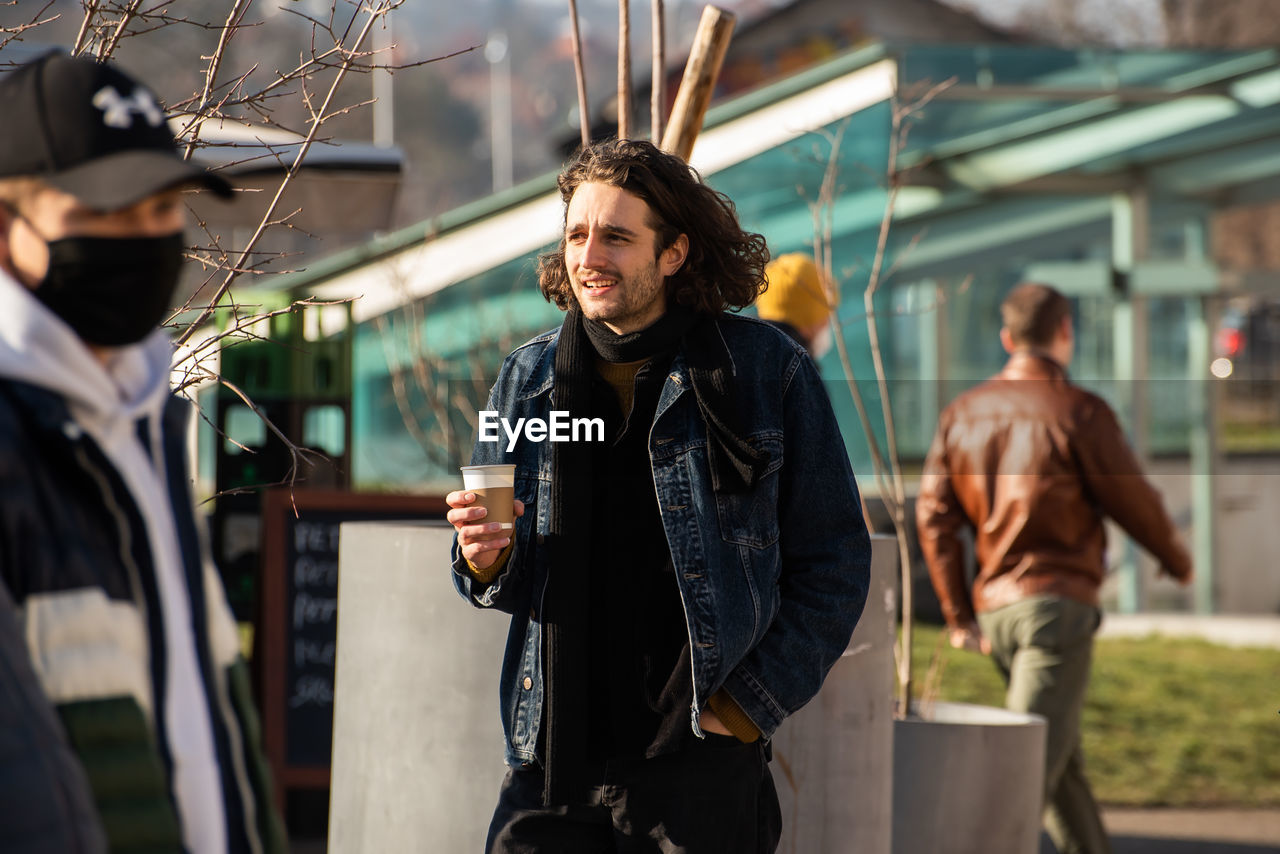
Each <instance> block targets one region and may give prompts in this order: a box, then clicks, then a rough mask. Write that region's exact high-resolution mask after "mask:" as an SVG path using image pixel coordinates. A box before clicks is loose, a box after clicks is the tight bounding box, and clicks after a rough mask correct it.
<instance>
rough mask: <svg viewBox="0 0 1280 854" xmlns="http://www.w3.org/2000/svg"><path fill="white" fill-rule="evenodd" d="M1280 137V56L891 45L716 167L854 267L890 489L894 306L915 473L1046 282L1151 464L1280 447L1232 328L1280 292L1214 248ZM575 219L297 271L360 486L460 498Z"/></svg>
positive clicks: (771, 96) (1201, 486)
mask: <svg viewBox="0 0 1280 854" xmlns="http://www.w3.org/2000/svg"><path fill="white" fill-rule="evenodd" d="M1278 133H1280V52H1278V51H1276V50H1274V49H1265V50H1253V51H1234V52H1186V51H1152V52H1107V51H1098V50H1058V49H1046V48H1041V47H1010V46H969V47H956V46H945V47H938V46H929V47H912V46H886V45H873V46H870V47H865V48H862V49H859V50H855V51H852V52H849V53H846V54H844V55H841V56H839V57H837V58H835V59H832V60H830V61H828V62H826V63H824V64H823V65H821V66H818V67H814V68H810V69H808V70H806V71H804V72H802V73H800V74H797V75H795V76H793V77H790V78H787V79H784V80H782V81H779V82H777V83H774V84H772V85H770V86H768V87H766V88H762V89H760V90H757V91H754V92H751V93H748V94H746V95H742V96H740V97H737V98H735V99H734V100H732V101H730V102H727V103H725V104H723V105H720V106H718V107H716V108H715V109H713V110H712V111H711V112H710V113H709V114H708V116H707V120H706V123H705V129H704V130H703V132H702V134H701V136H700V137H699V140H698V142H697V145H696V146H695V149H694V152H693V156H692V158H691V162H692V163H693V165H694V166H695V167H697V168H698V169H699V170H700V171H701V172H702V173H703V175H704V176H705V177H706V178H707V180H708V181H709V183H711V184H712V185H713V186H714V187H716V188H717V189H719V190H721V191H723V192H724V193H726V194H727V195H728V196H729V197H730V198H731V199H732V200H733V201H734V203H735V204H736V205H737V208H738V211H739V214H740V217H741V220H742V222H743V224H744V225H745V226H746V227H747V228H748V229H750V230H753V231H758V232H760V233H762V234H763V235H764V236H765V237H766V238H767V240H768V242H769V246H770V249H771V251H772V252H773V253H774V254H775V255H778V254H782V253H785V252H793V251H809V252H812V251H814V246H815V241H816V242H817V244H818V245H819V246H820V247H821V248H823V249H824V250H829V252H830V258H831V269H832V271H833V273H834V275H835V277H836V279H837V280H838V281H839V283H840V297H841V298H840V304H839V308H838V314H837V318H838V325H839V329H840V331H841V333H842V337H843V339H844V344H845V345H846V346H845V348H844V349H845V350H846V351H847V353H848V355H849V361H848V366H849V369H850V370H851V373H852V377H849V375H848V372H846V369H845V365H844V364H843V363H842V360H841V358H840V356H839V349H838V348H832V350H831V351H830V352H828V353H827V354H826V355H825V356H824V357H823V358H822V359H821V361H820V368H821V370H822V373H823V376H824V378H825V379H826V380H827V383H828V388H829V391H830V394H831V398H832V401H833V403H834V404H835V406H836V409H837V413H838V415H839V417H840V419H841V423H842V426H843V428H844V434H845V438H846V442H847V445H848V451H849V454H850V458H851V460H852V461H853V464H854V469H855V472H856V473H857V474H858V476H859V481H860V484H861V485H862V486H863V488H864V491H867V492H872V493H874V492H875V489H876V486H875V483H876V479H875V476H874V467H873V465H872V460H871V451H870V446H869V443H868V442H867V440H866V431H865V430H864V428H863V425H862V422H861V421H860V419H859V417H858V414H857V412H856V408H855V405H854V395H853V393H852V390H851V388H850V383H851V382H852V383H856V387H857V390H858V391H859V392H860V394H861V397H862V398H863V400H864V401H865V406H866V409H867V412H868V414H869V420H870V423H871V425H872V429H873V430H874V431H875V433H876V434H877V437H878V439H879V444H880V445H881V447H883V446H884V444H885V443H884V440H885V438H886V435H885V423H886V421H885V419H884V418H883V417H882V410H881V408H880V407H881V405H882V402H883V401H882V395H881V394H880V392H879V391H878V383H877V378H876V374H875V370H874V362H873V358H872V353H871V350H870V346H869V334H868V321H869V315H870V319H871V320H872V321H873V322H874V323H875V324H876V330H877V332H878V335H879V340H880V347H881V354H882V356H883V362H884V366H885V373H886V379H887V383H888V385H887V387H888V389H889V399H890V400H891V401H892V415H893V423H894V425H895V438H896V442H897V449H898V452H899V456H900V457H901V460H902V462H903V464H904V466H905V468H906V470H907V471H908V472H910V471H911V470H912V468H913V466H914V467H916V468H918V465H919V462H920V460H921V459H922V458H923V455H924V453H925V451H926V449H927V447H928V443H929V441H930V438H931V437H932V433H933V430H934V426H935V424H936V419H937V415H938V412H939V410H940V409H941V407H943V406H945V404H946V403H947V402H948V401H949V400H950V399H952V398H953V397H954V396H955V395H956V394H957V393H958V392H960V391H962V390H963V389H965V388H968V387H969V386H971V385H973V384H975V383H976V382H978V381H980V380H982V379H984V378H986V377H987V376H989V375H991V374H992V373H994V372H996V371H997V370H999V368H1000V367H1001V365H1002V364H1003V362H1004V358H1005V354H1004V352H1003V350H1002V349H1001V346H1000V342H999V336H998V330H999V313H998V306H999V303H1000V301H1001V299H1002V298H1003V296H1004V294H1005V293H1006V292H1007V291H1008V289H1009V288H1010V287H1011V286H1012V285H1014V284H1015V283H1017V282H1019V281H1024V280H1037V281H1043V282H1047V283H1050V284H1053V285H1055V286H1057V287H1058V288H1060V289H1061V290H1063V291H1065V292H1067V293H1068V294H1070V295H1071V296H1072V297H1074V299H1075V310H1076V318H1075V321H1076V324H1075V326H1076V336H1077V354H1076V358H1075V361H1074V363H1073V365H1072V374H1073V377H1074V378H1075V379H1076V380H1077V381H1078V382H1080V383H1082V384H1083V385H1085V386H1086V387H1089V388H1091V389H1093V390H1095V391H1097V392H1099V393H1100V394H1102V395H1103V396H1104V397H1106V398H1107V399H1108V400H1109V401H1110V402H1111V403H1112V404H1113V405H1114V406H1115V407H1116V409H1117V411H1118V412H1119V413H1120V414H1121V417H1122V420H1123V421H1124V422H1125V424H1126V426H1127V428H1128V429H1129V430H1130V431H1131V435H1132V438H1133V440H1134V443H1135V446H1136V447H1137V448H1138V449H1139V451H1140V453H1141V454H1143V455H1145V456H1147V457H1148V458H1158V457H1163V456H1170V457H1172V458H1177V459H1184V460H1186V461H1188V462H1187V465H1189V466H1190V471H1192V472H1194V473H1202V474H1206V475H1212V474H1214V473H1215V472H1217V471H1218V470H1219V469H1220V466H1221V465H1222V459H1223V454H1224V451H1225V450H1254V451H1268V450H1275V449H1276V446H1277V445H1280V427H1277V424H1280V418H1277V411H1276V409H1275V408H1274V406H1271V405H1270V403H1269V402H1270V401H1272V400H1273V399H1274V398H1275V397H1276V395H1275V394H1274V390H1275V389H1276V387H1277V386H1276V385H1275V384H1274V380H1275V377H1274V376H1273V375H1272V374H1270V373H1268V372H1269V371H1273V370H1274V363H1272V362H1268V363H1266V364H1263V365H1255V366H1253V370H1254V371H1255V374H1256V376H1254V379H1255V380H1258V381H1260V384H1255V386H1254V388H1255V389H1256V390H1255V391H1253V392H1248V393H1245V392H1240V391H1237V390H1236V389H1237V386H1236V385H1233V383H1235V382H1236V381H1239V380H1242V377H1241V376H1239V375H1237V376H1236V377H1228V378H1226V379H1223V380H1218V379H1216V378H1215V377H1214V375H1213V374H1211V372H1210V369H1211V366H1213V365H1215V364H1217V363H1216V362H1215V359H1220V358H1222V357H1223V354H1222V353H1220V352H1218V351H1217V350H1215V341H1214V338H1215V332H1216V331H1217V330H1218V328H1219V325H1220V318H1221V316H1222V315H1223V314H1224V313H1226V314H1227V315H1230V313H1231V311H1233V310H1238V309H1239V307H1240V306H1241V305H1256V304H1259V303H1261V304H1266V302H1267V300H1268V299H1269V297H1268V294H1275V295H1280V288H1277V282H1280V279H1278V278H1277V277H1276V275H1275V274H1273V273H1271V272H1269V271H1267V270H1238V269H1227V268H1224V267H1223V266H1222V265H1221V264H1217V263H1215V260H1214V259H1215V252H1214V245H1213V244H1214V240H1213V236H1214V234H1215V222H1216V218H1217V217H1218V216H1219V215H1220V214H1221V213H1222V212H1223V211H1225V210H1233V209H1241V208H1246V207H1247V206H1249V205H1256V204H1263V203H1267V202H1270V201H1273V200H1275V199H1277V198H1280V145H1277V134H1278ZM562 224H563V212H562V206H561V203H560V200H559V197H558V194H557V192H556V190H555V183H554V176H545V177H544V178H542V179H539V180H537V181H533V182H530V183H528V184H525V185H522V186H519V187H516V188H514V189H512V190H508V191H506V192H504V193H501V194H498V195H495V196H493V197H491V198H488V199H485V200H483V201H481V202H477V203H475V204H472V205H470V206H467V207H465V208H462V209H459V210H456V211H454V212H452V213H450V214H448V215H446V216H442V217H440V218H439V219H437V220H433V221H431V222H427V223H422V224H419V225H417V226H414V227H412V228H409V229H405V230H402V231H400V232H397V233H394V234H391V235H388V236H386V237H385V238H382V239H380V240H377V241H375V242H373V243H370V244H368V245H366V246H363V247H361V248H359V249H357V250H355V251H351V252H346V253H342V254H341V255H336V256H332V257H329V258H327V259H323V260H321V261H320V262H318V263H315V264H312V265H311V266H310V269H309V270H307V271H306V272H303V273H298V274H292V275H290V276H286V277H282V278H280V279H278V280H277V284H278V286H279V287H282V288H284V289H285V290H286V291H287V292H288V293H289V294H291V295H292V296H293V297H295V298H300V297H311V296H315V297H319V298H324V299H353V300H354V301H353V302H352V303H351V304H350V306H349V311H350V317H351V323H350V325H349V326H346V327H344V328H343V329H342V331H340V332H338V333H336V334H337V335H340V336H347V337H348V338H349V341H350V346H351V354H352V355H351V359H352V364H351V425H350V427H351V449H350V450H351V478H352V484H353V486H354V488H356V489H364V490H383V491H424V490H426V491H432V490H435V491H443V490H445V489H449V488H454V487H455V485H456V482H457V479H456V471H457V466H458V465H459V464H460V463H464V462H465V460H466V457H467V456H468V455H469V452H470V448H471V444H472V442H473V441H474V436H475V422H476V412H477V410H478V409H480V408H482V407H483V403H484V400H485V397H486V395H487V391H488V388H489V386H490V384H491V383H492V381H493V379H494V377H495V376H496V371H497V366H498V365H499V364H500V361H501V358H502V356H503V355H504V354H505V353H507V352H509V351H510V350H511V349H512V348H514V347H515V346H517V345H518V344H519V343H521V342H522V341H524V340H526V339H527V338H529V337H531V336H532V335H534V334H536V333H538V332H541V331H544V330H546V329H549V328H552V327H554V326H556V325H558V324H559V322H560V319H561V316H562V315H561V313H560V312H559V311H558V310H557V309H556V308H555V307H554V306H552V305H549V304H548V303H546V302H545V301H544V300H543V299H542V297H541V295H540V293H539V292H538V288H537V282H536V270H535V267H536V258H537V255H538V254H539V253H540V252H542V251H545V250H547V249H548V248H551V247H552V246H554V244H555V243H556V241H557V240H558V238H559V235H560V232H561V228H562ZM873 277H874V281H875V284H876V290H875V293H874V295H873V296H871V297H868V296H867V289H868V285H869V283H870V282H871V281H872V280H873ZM868 306H870V312H868ZM748 312H750V309H748ZM343 313H344V314H345V309H344V312H343ZM1276 316H1278V317H1280V313H1278V314H1277V315H1276ZM316 329H317V332H316V334H317V335H322V334H323V332H324V329H323V324H318V325H317V327H316ZM1276 336H1277V341H1280V329H1277V332H1276ZM1214 373H1218V374H1221V370H1218V369H1217V368H1215V369H1214ZM1228 373H1229V371H1228ZM1237 373H1239V372H1237ZM1239 388H1243V385H1241V386H1239ZM1242 395H1243V397H1242ZM1233 399H1245V400H1247V401H1248V402H1249V405H1248V406H1237V407H1235V408H1234V409H1233V408H1232V406H1230V405H1229V404H1230V403H1231V400H1233ZM1257 410H1261V411H1262V415H1261V416H1257V415H1256V411H1257ZM1233 412H1237V413H1244V414H1240V415H1239V417H1238V418H1237V417H1236V416H1234V415H1232V413H1233ZM1248 413H1254V414H1252V415H1249V414H1248ZM1246 416H1247V417H1246ZM1249 418H1253V419H1254V421H1255V422H1258V423H1251V424H1250V425H1246V426H1245V427H1243V428H1242V427H1241V426H1240V424H1239V423H1238V422H1240V420H1241V419H1244V420H1246V421H1247V420H1249ZM1233 443H1234V444H1233ZM1193 481H1195V482H1194V483H1193V484H1192V486H1191V487H1190V488H1189V496H1188V498H1187V503H1188V507H1189V510H1188V512H1189V514H1190V519H1189V520H1187V519H1184V520H1182V521H1184V522H1188V521H1189V523H1190V524H1189V528H1190V529H1191V530H1192V532H1193V540H1194V542H1195V549H1196V553H1197V556H1198V557H1199V558H1202V559H1203V562H1202V565H1203V563H1209V562H1212V561H1211V558H1212V555H1213V554H1214V549H1215V548H1216V546H1215V543H1214V540H1213V536H1214V530H1215V526H1214V525H1213V524H1208V523H1203V522H1204V520H1205V519H1208V518H1211V517H1212V513H1213V504H1214V500H1215V498H1214V494H1213V488H1214V487H1213V483H1214V481H1213V478H1211V477H1209V478H1199V479H1196V478H1193ZM1201 481H1204V482H1203V483H1201ZM1206 575H1207V573H1206ZM1204 584H1205V585H1206V586H1205V587H1204V589H1198V590H1197V591H1196V595H1197V597H1199V598H1200V599H1201V601H1202V604H1203V605H1204V607H1208V604H1207V603H1208V602H1209V601H1210V598H1211V596H1212V591H1211V589H1210V588H1209V587H1208V586H1207V585H1208V584H1209V582H1208V581H1205V582H1204ZM1276 594H1277V602H1278V603H1280V590H1277V591H1276ZM1123 595H1125V594H1122V598H1123ZM1127 595H1129V596H1130V598H1132V597H1133V596H1135V595H1137V594H1135V593H1132V592H1130V593H1129V594H1127Z"/></svg>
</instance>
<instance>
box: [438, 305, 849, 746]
mask: <svg viewBox="0 0 1280 854" xmlns="http://www.w3.org/2000/svg"><path fill="white" fill-rule="evenodd" d="M716 326H717V328H718V330H719V332H720V338H721V342H722V343H723V346H724V350H723V357H724V358H725V360H726V364H727V365H728V366H729V368H730V370H731V371H732V376H733V383H734V388H735V400H736V402H737V404H738V407H739V419H740V421H739V423H740V427H741V429H742V431H743V438H745V439H746V440H747V441H748V442H749V443H750V444H752V445H753V446H755V447H757V448H759V449H761V450H763V451H766V452H767V453H768V454H769V459H770V462H769V465H768V466H767V468H766V469H765V473H764V475H763V477H761V478H760V479H759V480H758V481H757V483H756V485H755V487H754V488H753V489H752V490H751V491H750V492H747V493H743V494H726V495H717V494H716V493H715V492H714V491H713V490H712V487H711V472H710V469H709V467H708V462H707V429H706V425H705V423H704V422H703V419H702V416H701V414H700V413H699V409H698V404H697V400H696V398H695V395H694V393H693V387H692V384H691V380H690V377H689V371H688V365H687V362H686V359H685V356H684V354H683V353H682V352H677V354H676V355H675V357H674V359H673V361H672V364H671V367H670V370H669V371H668V376H667V378H666V380H665V382H664V385H663V388H662V392H661V395H660V397H659V399H658V406H657V410H656V412H655V415H654V420H653V425H652V427H651V428H650V431H649V458H650V460H651V462H652V466H653V479H654V484H655V486H656V489H657V494H658V506H659V512H660V514H661V516H662V525H663V528H664V530H665V532H666V537H667V544H668V546H669V547H670V549H671V560H672V564H673V565H674V567H675V578H676V582H677V584H678V585H679V588H680V597H681V600H682V601H683V603H684V611H685V620H686V623H687V626H688V631H689V648H690V650H691V651H692V659H693V662H692V665H693V689H694V690H693V705H692V707H691V709H690V714H691V717H692V723H691V725H692V727H693V731H694V733H695V734H696V735H698V736H699V737H701V736H702V732H701V730H700V729H699V727H698V716H699V714H700V711H701V708H702V707H703V705H704V704H705V703H706V701H707V698H708V697H710V696H711V695H712V694H714V693H715V692H717V691H718V690H720V689H721V688H724V689H725V690H726V691H727V692H728V693H729V695H730V696H731V697H732V698H733V700H734V701H735V702H737V704H738V705H739V706H740V707H741V708H742V710H743V711H744V712H745V713H746V714H747V716H748V717H750V718H751V720H752V721H753V722H754V723H755V724H756V726H757V727H758V728H759V729H760V732H761V734H762V736H763V737H765V738H768V737H770V736H772V734H773V733H774V731H775V730H776V729H777V728H778V725H779V724H781V723H782V721H783V719H784V718H786V717H787V716H788V715H790V714H791V713H793V712H795V711H796V710H797V709H799V708H800V707H801V706H803V705H804V704H805V703H806V702H808V701H809V700H810V699H811V698H812V697H813V696H814V695H815V694H816V693H817V692H818V689H819V687H821V685H822V680H823V679H824V678H825V677H826V674H827V671H828V670H830V668H831V666H832V665H833V664H834V663H835V662H836V660H837V659H838V658H839V657H840V655H841V653H843V652H844V650H845V648H846V646H847V645H848V643H849V637H850V635H851V634H852V633H853V629H854V626H855V625H856V624H857V622H858V618H859V616H860V615H861V614H862V607H863V605H864V603H865V601H866V597H867V585H868V577H869V571H870V564H871V545H870V540H869V538H868V535H867V530H866V527H865V525H864V524H863V520H862V513H861V509H860V502H859V498H858V490H857V485H856V484H855V483H854V478H853V472H852V469H851V468H850V466H849V460H848V456H847V454H846V452H845V448H844V443H843V441H842V439H841V436H840V431H839V428H838V426H837V424H836V420H835V416H834V414H833V413H832V410H831V404H830V402H829V400H828V399H827V395H826V391H825V389H823V387H822V384H821V382H820V380H819V378H818V373H817V370H816V368H815V367H814V365H813V363H812V361H811V360H810V359H809V356H808V355H807V354H806V353H805V352H804V350H803V349H802V348H801V347H799V346H798V345H796V344H795V343H794V342H793V341H791V340H790V339H789V338H787V337H786V336H785V335H783V334H782V333H780V332H779V331H778V330H777V329H775V328H773V327H771V326H769V325H767V324H765V323H761V322H759V321H756V320H753V319H751V318H745V317H739V316H735V315H729V314H722V315H720V316H719V318H718V321H717V324H716ZM558 339H559V331H558V330H556V331H552V332H549V333H546V334H544V335H541V336H539V337H537V338H534V339H533V340H532V341H529V342H528V343H526V344H524V345H523V346H521V347H519V348H518V349H516V350H515V351H514V352H512V353H511V355H509V356H508V357H507V359H506V361H505V362H504V363H503V366H502V370H501V372H500V373H499V375H498V380H497V382H496V383H495V384H494V386H493V389H492V391H491V392H490V396H489V403H488V405H487V407H486V408H487V409H488V410H496V411H498V412H499V414H500V416H501V417H503V418H506V419H507V420H508V422H509V423H510V424H512V425H515V423H516V419H517V418H526V419H527V418H541V419H544V420H547V421H549V420H550V418H551V412H552V411H554V410H555V408H556V405H555V399H554V388H553V386H554V365H555V350H556V343H557V341H558ZM507 447H508V440H507V437H506V434H505V433H503V432H502V431H501V430H499V441H497V442H488V441H481V442H477V443H476V446H475V451H474V453H473V454H472V463H473V464H475V465H483V464H493V463H514V464H515V465H516V467H517V468H516V485H515V495H516V498H517V499H519V500H521V501H523V502H524V504H525V513H524V515H523V516H522V517H520V518H519V519H517V520H516V526H515V532H514V547H513V549H512V551H511V554H510V557H509V559H508V561H507V564H506V566H505V567H504V568H503V569H502V571H501V572H500V573H499V574H498V576H497V577H496V578H494V579H493V581H492V582H491V583H490V584H488V585H483V584H481V583H479V582H477V581H475V580H474V579H473V578H472V577H471V575H470V574H469V573H468V571H467V564H466V561H465V559H463V558H462V557H461V554H460V553H459V551H458V546H457V541H456V538H455V542H454V548H453V559H454V560H453V580H454V583H455V585H456V586H457V588H458V591H459V592H460V593H461V594H462V595H463V596H464V597H465V598H467V599H469V600H470V601H471V602H472V603H473V604H475V605H476V606H478V607H482V608H497V609H499V610H502V611H505V612H507V613H509V614H511V628H510V632H509V634H508V636H507V648H506V656H505V660H504V662H503V665H502V676H501V702H502V724H503V728H504V731H505V733H506V739H507V759H508V762H511V763H512V764H518V763H520V762H532V761H535V760H536V759H537V757H536V755H535V751H536V746H537V742H538V729H539V726H540V724H541V721H542V704H543V699H544V684H543V668H542V655H543V643H542V624H541V622H540V620H539V617H540V615H541V613H542V596H543V592H544V590H545V588H546V581H547V573H548V570H549V568H550V567H551V566H553V565H554V561H555V555H554V554H552V553H551V551H552V548H551V545H552V543H551V541H550V537H549V536H548V532H549V523H550V519H549V513H550V503H551V443H550V442H549V441H543V442H534V441H530V440H528V439H526V438H523V437H521V438H520V439H519V440H518V441H517V443H516V444H515V447H514V448H513V449H512V450H511V451H508V450H507ZM583 536H587V534H586V532H583Z"/></svg>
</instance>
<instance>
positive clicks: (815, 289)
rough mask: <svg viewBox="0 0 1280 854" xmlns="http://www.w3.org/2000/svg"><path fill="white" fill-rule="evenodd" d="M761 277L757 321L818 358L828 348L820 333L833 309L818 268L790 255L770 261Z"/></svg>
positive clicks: (800, 256)
mask: <svg viewBox="0 0 1280 854" xmlns="http://www.w3.org/2000/svg"><path fill="white" fill-rule="evenodd" d="M764 275H765V281H766V282H767V283H768V288H767V289H766V290H765V292H764V293H762V294H760V296H759V297H757V298H756V311H757V312H758V313H759V315H760V319H761V320H767V321H769V322H770V323H772V324H774V325H775V326H777V327H778V328H780V329H781V330H782V331H783V332H786V333H787V334H788V335H790V336H791V337H792V338H794V339H795V340H796V341H798V342H800V343H801V344H803V345H804V347H805V349H807V350H808V351H809V355H811V356H813V357H814V358H817V357H819V356H821V355H822V354H823V353H825V352H826V350H827V349H828V346H829V345H828V338H829V336H827V335H826V334H824V333H826V332H827V323H828V321H829V320H830V319H831V311H832V308H833V305H832V302H830V301H829V297H828V292H827V289H826V288H825V287H823V284H822V273H821V272H820V271H819V270H818V265H816V264H815V263H813V258H811V257H810V256H809V255H807V254H805V253H803V252H790V253H788V254H786V255H780V256H778V257H777V258H775V259H773V260H772V261H770V262H769V264H768V266H766V267H765V271H764ZM832 297H834V295H832Z"/></svg>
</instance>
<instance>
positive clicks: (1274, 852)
mask: <svg viewBox="0 0 1280 854" xmlns="http://www.w3.org/2000/svg"><path fill="white" fill-rule="evenodd" d="M1104 815H1105V817H1104V820H1105V821H1106V824H1107V829H1108V831H1109V832H1110V833H1111V844H1112V847H1113V849H1114V850H1113V852H1112V854H1280V810H1181V809H1179V810H1131V809H1108V810H1104ZM291 848H292V854H325V844H324V841H323V840H309V841H297V842H295V843H294V844H293V845H292V846H291ZM441 854H445V852H441ZM806 854H824V852H820V851H814V852H806ZM919 854H929V852H926V851H922V852H919ZM975 854H1016V852H1002V851H983V852H975ZM1040 854H1055V852H1054V849H1053V845H1052V844H1051V843H1050V842H1049V840H1048V838H1047V837H1045V838H1043V839H1041V843H1040Z"/></svg>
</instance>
